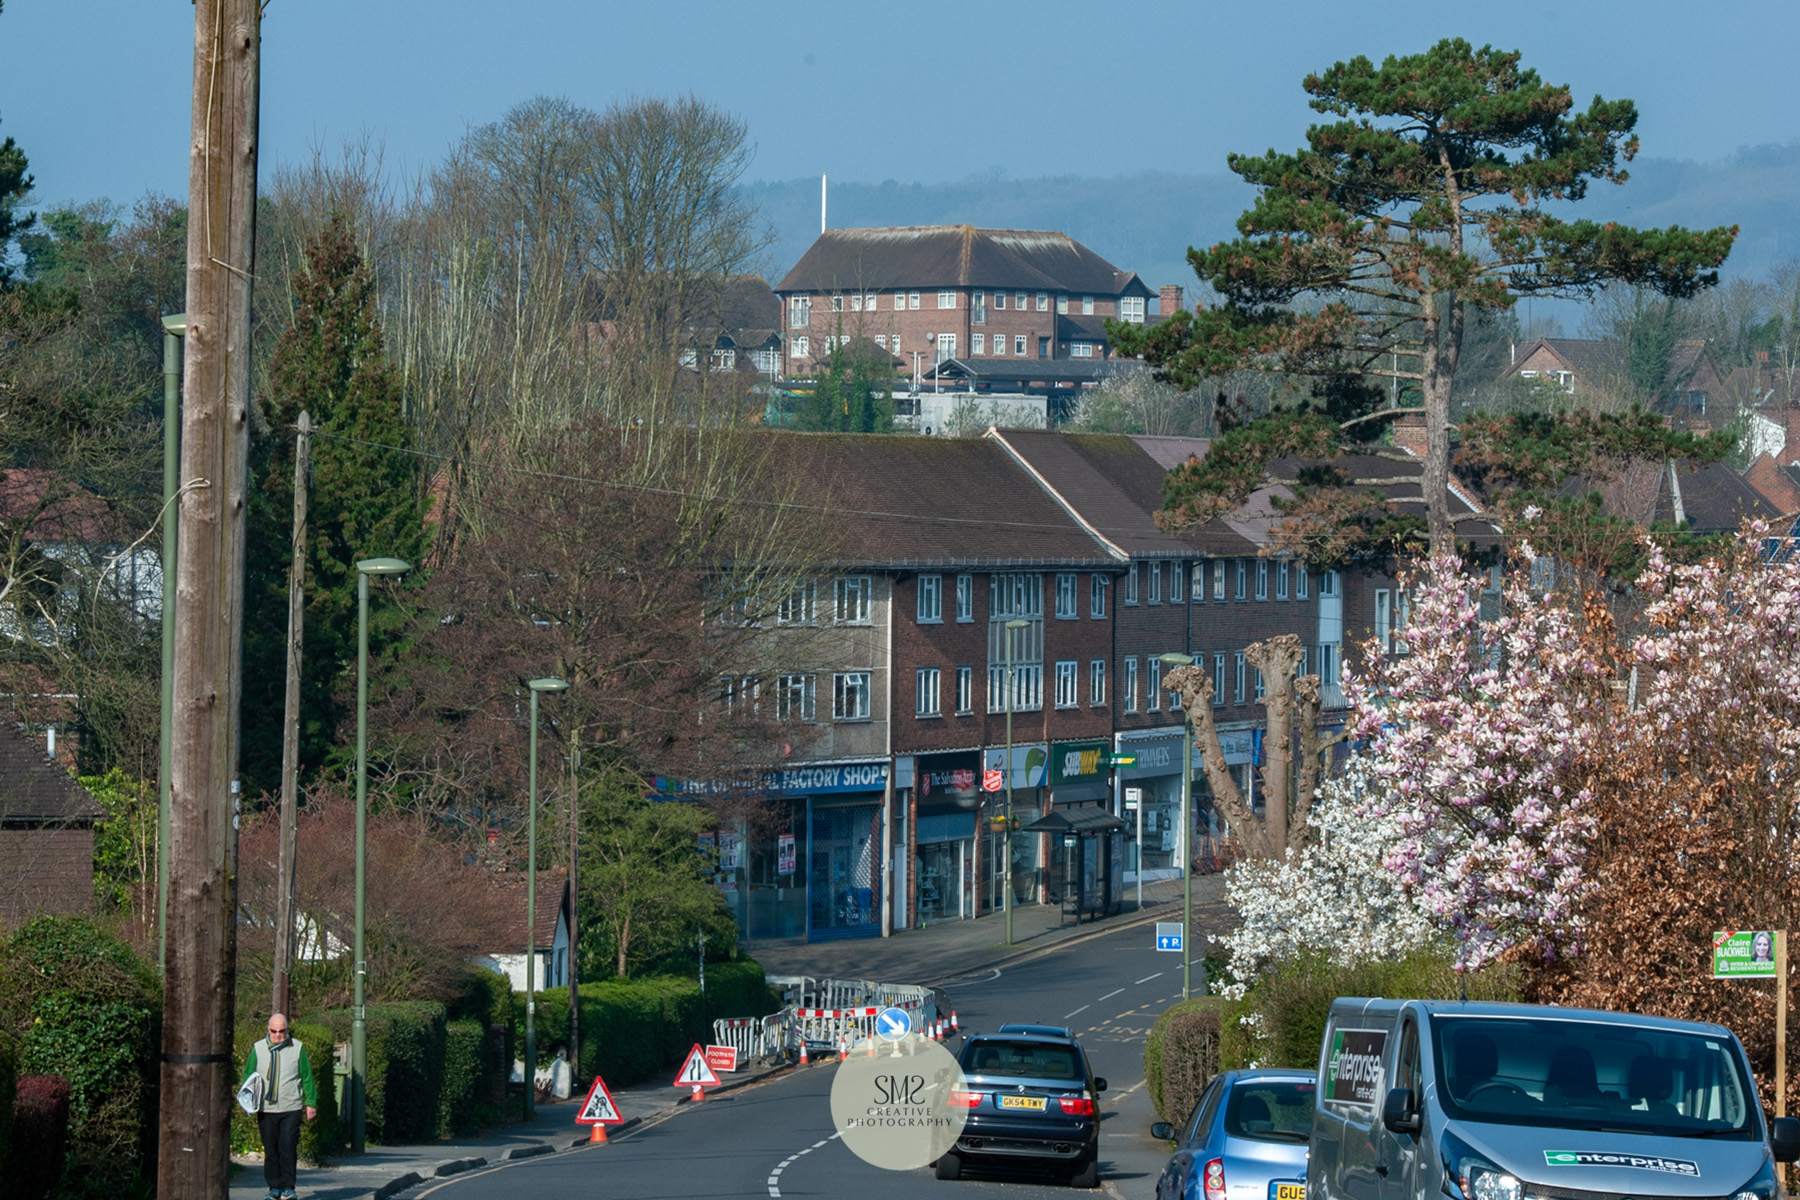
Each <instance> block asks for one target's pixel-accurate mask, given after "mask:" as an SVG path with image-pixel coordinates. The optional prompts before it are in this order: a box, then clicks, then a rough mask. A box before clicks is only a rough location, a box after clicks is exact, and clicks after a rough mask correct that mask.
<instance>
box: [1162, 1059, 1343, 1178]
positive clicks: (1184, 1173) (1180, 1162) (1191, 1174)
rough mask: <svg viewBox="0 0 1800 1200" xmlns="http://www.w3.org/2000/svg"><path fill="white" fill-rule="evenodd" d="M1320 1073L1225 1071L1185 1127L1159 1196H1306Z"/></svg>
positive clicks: (1166, 1131) (1168, 1132) (1170, 1130)
mask: <svg viewBox="0 0 1800 1200" xmlns="http://www.w3.org/2000/svg"><path fill="white" fill-rule="evenodd" d="M1317 1090H1318V1079H1317V1077H1316V1076H1315V1075H1314V1073H1313V1072H1312V1071H1299V1070H1286V1069H1280V1070H1278V1069H1273V1068H1271V1069H1266V1070H1255V1071H1221V1072H1220V1073H1219V1074H1217V1075H1215V1076H1213V1080H1212V1082H1211V1083H1209V1084H1208V1085H1207V1087H1206V1090H1205V1091H1204V1092H1202V1093H1201V1094H1200V1102H1199V1103H1198V1104H1196V1105H1195V1106H1194V1111H1193V1112H1192V1113H1191V1114H1189V1116H1188V1119H1187V1123H1186V1125H1184V1126H1183V1127H1182V1129H1181V1131H1180V1133H1179V1135H1178V1134H1177V1133H1176V1130H1175V1127H1174V1126H1173V1125H1170V1124H1168V1123H1166V1122H1161V1121H1159V1122H1157V1123H1156V1124H1155V1125H1152V1126H1151V1127H1150V1134H1151V1136H1152V1137H1158V1138H1164V1139H1168V1140H1177V1139H1178V1140H1179V1141H1180V1147H1179V1148H1178V1149H1177V1150H1176V1151H1175V1153H1174V1155H1173V1156H1172V1157H1171V1158H1170V1159H1169V1165H1168V1166H1166V1167H1164V1168H1163V1173H1162V1176H1161V1177H1160V1178H1159V1179H1157V1181H1156V1200H1306V1139H1307V1137H1308V1135H1309V1134H1311V1132H1312V1123H1313V1099H1314V1096H1315V1095H1316V1093H1317Z"/></svg>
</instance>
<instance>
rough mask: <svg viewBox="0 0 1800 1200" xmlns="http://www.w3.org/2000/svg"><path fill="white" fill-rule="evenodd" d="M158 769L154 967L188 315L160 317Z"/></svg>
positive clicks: (159, 960)
mask: <svg viewBox="0 0 1800 1200" xmlns="http://www.w3.org/2000/svg"><path fill="white" fill-rule="evenodd" d="M162 323H163V513H162V527H163V538H162V767H161V778H160V779H159V781H158V786H157V797H156V969H157V970H158V971H161V970H162V969H163V958H164V955H165V953H166V952H167V950H168V944H169V797H170V793H169V773H170V772H171V771H172V770H173V769H174V766H175V762H174V758H175V554H176V533H177V530H178V527H179V525H180V522H179V521H178V520H177V519H176V510H175V495H176V493H177V492H178V491H179V490H180V488H179V477H180V475H181V339H182V338H184V337H186V336H187V314H186V313H175V314H173V315H171V316H167V317H164V318H163V322H162Z"/></svg>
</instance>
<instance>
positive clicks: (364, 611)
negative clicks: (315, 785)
mask: <svg viewBox="0 0 1800 1200" xmlns="http://www.w3.org/2000/svg"><path fill="white" fill-rule="evenodd" d="M410 570H412V565H411V564H410V563H404V562H401V561H400V560H399V559H397V558H365V559H363V560H362V561H361V562H359V563H357V564H356V945H355V947H354V950H353V959H354V962H355V969H354V971H353V972H352V977H353V979H354V981H355V985H354V986H355V994H354V996H353V999H352V1003H351V1007H350V1103H351V1106H352V1112H353V1114H354V1115H353V1116H352V1117H351V1119H350V1149H351V1150H352V1151H354V1152H355V1153H357V1154H361V1153H362V1152H363V1148H364V1144H365V1143H364V1136H363V1135H364V1131H365V1129H366V1124H365V1118H366V1116H367V1113H366V1111H365V1110H366V1109H367V1107H368V1105H367V1104H366V1103H365V1101H366V1099H367V1096H368V1092H367V1083H368V1078H369V1022H368V1014H367V1012H366V1011H365V1010H364V1008H363V986H364V983H365V980H366V979H367V976H368V974H369V964H368V962H367V960H366V959H365V958H364V945H365V939H364V920H363V916H364V914H363V898H364V895H365V890H366V885H367V882H368V873H369V576H371V575H383V576H385V575H404V574H406V572H408V571H410Z"/></svg>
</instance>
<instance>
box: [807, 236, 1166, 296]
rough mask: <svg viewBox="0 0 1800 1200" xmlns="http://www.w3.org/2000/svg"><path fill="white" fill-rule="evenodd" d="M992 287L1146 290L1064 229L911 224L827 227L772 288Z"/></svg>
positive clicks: (1111, 292) (1117, 292)
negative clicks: (850, 227) (1049, 231)
mask: <svg viewBox="0 0 1800 1200" xmlns="http://www.w3.org/2000/svg"><path fill="white" fill-rule="evenodd" d="M940 287H941V288H968V287H976V288H996V289H1002V290H1010V289H1017V290H1020V291H1030V292H1040V291H1044V292H1073V293H1085V294H1088V295H1097V296H1098V295H1104V296H1116V295H1120V294H1122V293H1124V292H1126V291H1130V292H1131V293H1132V294H1134V295H1136V294H1142V295H1145V296H1148V295H1150V294H1151V292H1150V290H1149V288H1147V287H1145V286H1144V283H1143V281H1142V280H1140V279H1139V278H1138V277H1137V276H1136V275H1135V274H1132V273H1131V272H1129V271H1121V270H1119V269H1118V268H1117V267H1115V266H1113V265H1112V264H1111V263H1109V262H1107V261H1106V260H1105V259H1103V258H1101V257H1100V256H1099V255H1098V254H1095V253H1094V252H1093V251H1092V250H1089V249H1088V248H1087V247H1086V246H1083V245H1082V244H1081V243H1080V242H1078V241H1076V240H1075V239H1074V238H1072V237H1070V236H1069V235H1068V234H1066V233H1047V232H1038V231H1035V230H1024V229H976V228H974V227H973V226H969V225H913V226H904V227H900V228H892V229H828V230H826V231H825V232H824V233H821V234H820V235H819V240H818V241H816V242H814V243H813V244H812V247H811V249H809V250H807V252H806V253H805V254H804V255H802V256H801V258H800V261H799V262H798V263H795V264H794V269H793V270H791V271H789V272H788V273H787V276H786V278H784V279H783V280H782V281H781V283H780V284H778V285H777V286H776V288H775V290H776V291H777V292H782V293H789V292H838V291H861V290H877V291H879V290H890V289H895V288H918V289H921V290H922V289H926V288H940Z"/></svg>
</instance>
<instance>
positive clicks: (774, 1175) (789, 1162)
mask: <svg viewBox="0 0 1800 1200" xmlns="http://www.w3.org/2000/svg"><path fill="white" fill-rule="evenodd" d="M842 1136H843V1134H842V1133H834V1134H832V1135H831V1136H830V1137H828V1138H826V1139H824V1140H823V1141H818V1142H814V1143H813V1144H812V1145H810V1146H808V1147H807V1148H806V1149H804V1150H796V1151H795V1152H794V1153H792V1154H790V1155H788V1156H787V1157H786V1158H784V1159H782V1160H781V1165H780V1166H778V1167H776V1168H775V1169H774V1170H772V1171H770V1172H769V1197H770V1200H781V1173H782V1172H783V1171H785V1170H787V1169H788V1168H789V1167H791V1166H793V1165H794V1164H795V1163H796V1162H798V1161H799V1160H800V1156H801V1155H803V1154H811V1153H812V1152H813V1151H814V1150H817V1149H818V1148H819V1147H820V1146H828V1145H830V1144H831V1143H832V1142H833V1141H834V1140H836V1139H837V1138H840V1137H842Z"/></svg>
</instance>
